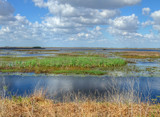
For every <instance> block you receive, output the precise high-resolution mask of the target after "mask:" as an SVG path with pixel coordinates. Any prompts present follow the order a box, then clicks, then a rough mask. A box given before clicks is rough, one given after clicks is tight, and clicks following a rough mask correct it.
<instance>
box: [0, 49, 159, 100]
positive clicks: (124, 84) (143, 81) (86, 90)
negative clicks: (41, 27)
mask: <svg viewBox="0 0 160 117" xmlns="http://www.w3.org/2000/svg"><path fill="white" fill-rule="evenodd" d="M51 49H54V50H55V49H56V51H53V52H47V53H46V52H33V53H30V52H25V51H16V52H15V51H14V50H12V49H11V50H10V49H9V50H8V49H7V50H6V49H5V50H0V56H15V57H30V56H55V54H56V53H65V52H66V53H67V52H92V53H103V54H107V55H108V56H109V57H113V55H112V54H111V53H110V52H118V51H157V52H160V50H156V49H153V50H149V49H147V50H146V49H145V50H143V49H139V50H137V49H136V50H134V49H89V48H85V49H83V48H78V49H75V48H48V50H51ZM129 65H130V64H129ZM131 65H134V66H136V67H138V68H140V69H143V73H130V75H128V74H126V73H125V72H124V73H123V71H114V72H113V73H111V74H112V75H103V76H93V75H54V74H52V75H45V74H38V75H37V74H34V73H0V91H1V92H4V86H6V87H7V88H6V89H5V90H6V92H8V93H6V95H17V96H25V95H30V94H32V93H34V92H35V91H36V90H40V89H43V90H45V91H46V94H47V95H48V96H49V97H51V98H61V97H62V95H63V94H67V93H70V92H74V93H75V94H78V93H79V92H80V93H81V94H83V95H92V96H93V97H94V96H95V97H96V96H108V95H110V96H111V95H113V96H114V95H116V94H119V95H121V94H122V95H124V96H125V95H126V94H129V93H133V94H134V95H136V96H139V97H140V98H141V100H142V101H148V99H149V100H152V99H156V102H160V98H159V96H160V60H159V59H156V60H153V61H148V60H136V61H135V63H132V64H131ZM145 69H151V70H150V71H146V70H145ZM126 98H127V97H126Z"/></svg>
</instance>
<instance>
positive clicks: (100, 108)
mask: <svg viewBox="0 0 160 117" xmlns="http://www.w3.org/2000/svg"><path fill="white" fill-rule="evenodd" d="M139 116H142V117H159V116H160V105H159V104H158V105H149V104H144V103H140V104H134V103H113V102H96V101H91V100H87V101H73V102H63V103H62V102H58V103H55V102H54V101H53V100H49V99H45V98H44V97H43V96H36V95H34V96H30V97H26V98H12V99H6V98H2V99H0V117H139Z"/></svg>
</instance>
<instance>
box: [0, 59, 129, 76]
mask: <svg viewBox="0 0 160 117" xmlns="http://www.w3.org/2000/svg"><path fill="white" fill-rule="evenodd" d="M126 64H127V62H126V61H125V60H123V59H120V58H114V59H111V58H104V57H84V56H82V57H81V56H78V57H77V56H76V57H75V56H74V57H73V56H58V57H52V58H51V57H49V58H46V57H45V58H42V59H38V58H34V59H27V60H25V59H22V58H21V59H20V58H14V60H13V61H8V62H1V63H0V71H7V70H10V69H15V71H18V72H36V73H75V74H81V73H82V74H95V75H101V74H104V71H103V70H100V69H101V68H107V69H111V68H112V69H113V68H116V67H121V66H124V65H126Z"/></svg>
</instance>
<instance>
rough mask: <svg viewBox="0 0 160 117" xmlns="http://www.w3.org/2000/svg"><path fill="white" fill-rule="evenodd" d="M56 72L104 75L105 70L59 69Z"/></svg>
mask: <svg viewBox="0 0 160 117" xmlns="http://www.w3.org/2000/svg"><path fill="white" fill-rule="evenodd" d="M53 73H54V74H89V75H104V74H106V72H105V71H100V70H57V71H53Z"/></svg>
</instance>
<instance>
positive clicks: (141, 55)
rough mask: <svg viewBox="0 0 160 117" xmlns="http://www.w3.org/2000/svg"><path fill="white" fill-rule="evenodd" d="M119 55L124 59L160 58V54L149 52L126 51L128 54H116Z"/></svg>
mask: <svg viewBox="0 0 160 117" xmlns="http://www.w3.org/2000/svg"><path fill="white" fill-rule="evenodd" d="M116 54H117V55H120V56H121V57H124V58H139V59H145V58H160V52H149V51H126V52H116Z"/></svg>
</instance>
